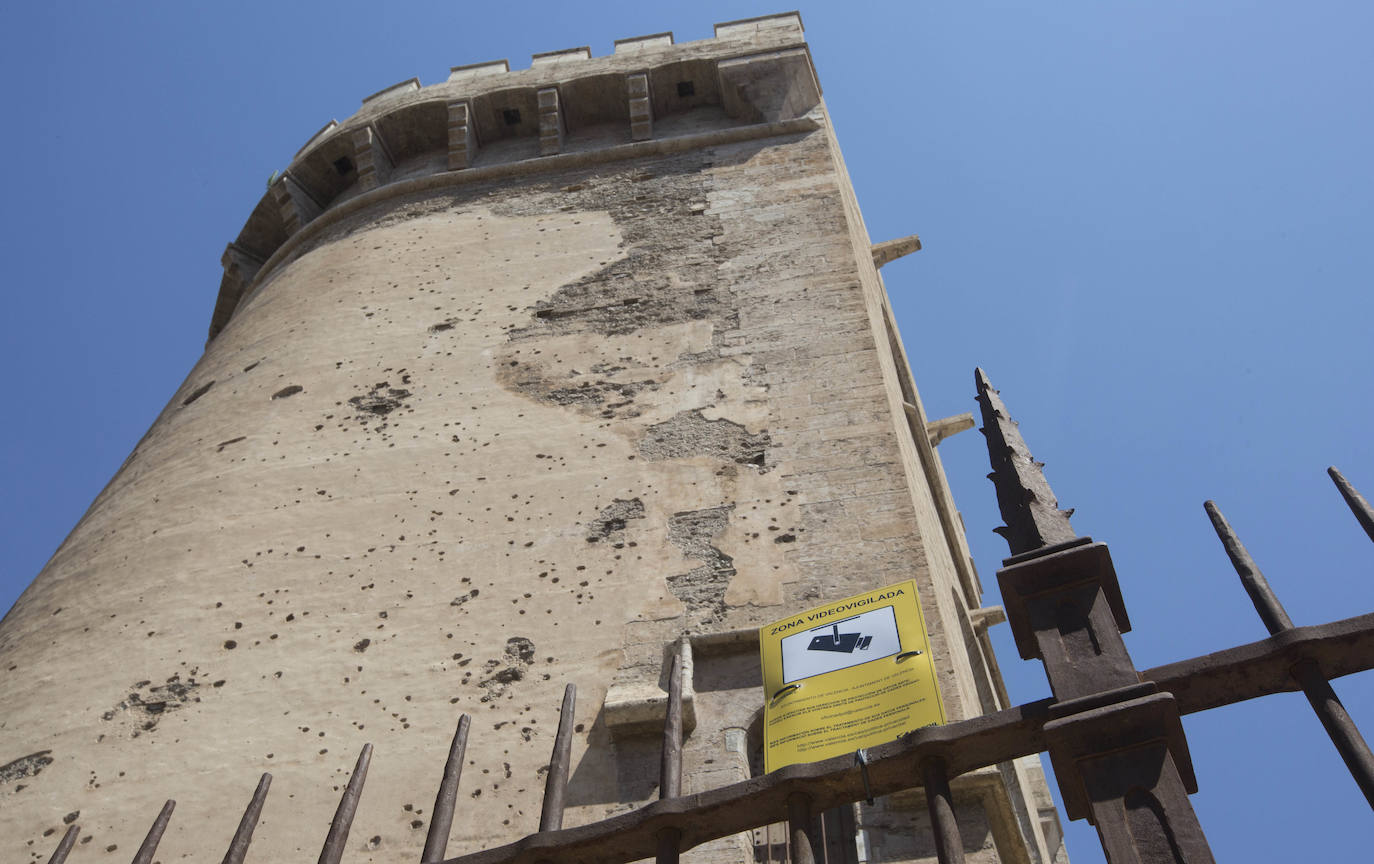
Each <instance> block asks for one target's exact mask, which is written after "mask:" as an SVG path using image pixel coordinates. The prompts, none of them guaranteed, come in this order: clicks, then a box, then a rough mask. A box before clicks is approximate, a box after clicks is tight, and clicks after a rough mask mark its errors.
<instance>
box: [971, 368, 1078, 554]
mask: <svg viewBox="0 0 1374 864" xmlns="http://www.w3.org/2000/svg"><path fill="white" fill-rule="evenodd" d="M973 378H974V383H975V384H977V386H978V405H979V407H980V408H981V409H982V413H983V429H982V432H983V434H984V435H985V436H987V439H988V440H987V443H988V461H989V462H991V463H992V473H991V474H989V475H988V479H990V480H991V481H992V485H993V486H994V487H995V488H996V489H997V507H998V509H999V510H1001V512H1002V521H1003V522H1005V523H1006V527H1004V528H995V529H993V530H995V531H996V532H997V533H998V534H1001V535H1002V537H1003V538H1004V539H1005V540H1006V541H1007V545H1008V546H1009V547H1011V554H1012V555H1020V554H1022V553H1023V552H1031V551H1034V550H1036V549H1040V548H1042V547H1045V546H1053V545H1055V544H1058V543H1067V542H1068V541H1070V540H1073V539H1075V538H1076V537H1077V536H1078V535H1077V534H1075V533H1074V530H1073V525H1071V524H1069V516H1071V515H1072V514H1073V511H1072V510H1060V509H1059V501H1058V500H1057V499H1056V498H1055V497H1054V490H1053V489H1051V488H1050V484H1049V481H1048V480H1046V479H1045V472H1044V471H1043V470H1042V469H1043V468H1044V467H1045V465H1044V463H1043V462H1036V461H1035V459H1034V458H1032V456H1031V452H1030V448H1028V447H1027V446H1026V442H1025V440H1024V439H1023V438H1022V437H1021V432H1020V430H1019V429H1017V423H1016V421H1015V420H1013V419H1011V415H1010V414H1008V413H1007V406H1006V405H1004V404H1002V398H1001V397H1000V396H999V395H998V394H997V390H995V389H994V388H993V386H992V382H990V381H989V380H988V376H987V373H985V372H984V371H983V370H982V369H976V370H974V373H973Z"/></svg>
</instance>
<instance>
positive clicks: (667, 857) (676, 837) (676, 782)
mask: <svg viewBox="0 0 1374 864" xmlns="http://www.w3.org/2000/svg"><path fill="white" fill-rule="evenodd" d="M681 794H682V652H681V650H678V651H674V652H673V665H672V666H670V667H669V669H668V706H667V708H666V709H665V710H664V712H663V752H662V753H661V754H660V759H659V765H658V797H659V798H676V797H678V796H679V795H681ZM681 842H682V832H681V831H679V830H678V829H676V828H665V829H663V830H662V831H660V832H659V833H658V853H657V855H656V856H655V857H654V861H655V864H677V861H678V855H679V854H680V851H681V850H680V849H679V846H678V844H679V843H681Z"/></svg>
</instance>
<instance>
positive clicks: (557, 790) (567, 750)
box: [539, 684, 577, 832]
mask: <svg viewBox="0 0 1374 864" xmlns="http://www.w3.org/2000/svg"><path fill="white" fill-rule="evenodd" d="M576 707H577V685H576V684H569V685H568V686H567V687H566V688H564V690H563V710H562V713H561V714H559V716H558V735H557V737H555V738H554V741H553V755H552V756H551V757H549V777H548V779H547V780H545V781H544V809H543V812H542V813H540V815H539V830H540V831H541V832H542V831H557V830H558V829H560V828H562V827H563V798H564V796H565V795H566V794H567V791H568V765H569V763H570V762H571V761H572V733H573V714H574V712H575V709H576Z"/></svg>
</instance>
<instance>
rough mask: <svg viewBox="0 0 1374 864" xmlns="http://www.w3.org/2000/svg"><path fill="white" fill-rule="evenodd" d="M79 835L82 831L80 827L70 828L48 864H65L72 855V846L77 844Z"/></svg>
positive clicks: (72, 826)
mask: <svg viewBox="0 0 1374 864" xmlns="http://www.w3.org/2000/svg"><path fill="white" fill-rule="evenodd" d="M79 833H81V829H80V828H79V827H78V826H76V825H71V826H68V828H67V833H66V834H63V835H62V840H61V841H60V842H58V844H57V848H56V849H54V850H53V853H52V857H51V858H49V859H48V864H63V862H64V861H66V860H67V856H68V855H69V854H70V853H71V851H72V846H73V845H74V844H75V843H76V835H77V834H79Z"/></svg>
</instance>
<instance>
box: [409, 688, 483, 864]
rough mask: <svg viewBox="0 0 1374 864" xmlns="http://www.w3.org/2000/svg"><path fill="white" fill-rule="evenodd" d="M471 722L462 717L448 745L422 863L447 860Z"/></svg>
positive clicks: (466, 716)
mask: <svg viewBox="0 0 1374 864" xmlns="http://www.w3.org/2000/svg"><path fill="white" fill-rule="evenodd" d="M471 725H472V718H471V717H469V716H468V715H466V714H464V715H463V716H461V717H459V718H458V728H457V729H456V730H454V733H453V742H452V743H450V744H449V745H448V761H447V762H445V763H444V779H443V780H441V781H440V782H439V792H438V794H436V795H435V796H434V810H433V811H432V813H431V815H430V820H429V833H428V834H426V835H425V851H424V852H422V853H420V862H421V864H429V862H431V861H442V860H444V853H445V852H446V851H447V850H448V835H449V832H450V830H451V829H452V828H453V808H454V806H455V805H456V803H457V801H458V781H459V780H460V779H462V776H463V759H464V757H465V756H466V755H467V751H468V727H470V726H471Z"/></svg>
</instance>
